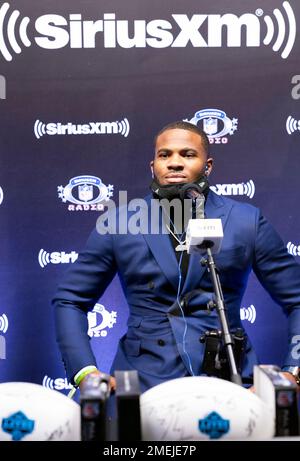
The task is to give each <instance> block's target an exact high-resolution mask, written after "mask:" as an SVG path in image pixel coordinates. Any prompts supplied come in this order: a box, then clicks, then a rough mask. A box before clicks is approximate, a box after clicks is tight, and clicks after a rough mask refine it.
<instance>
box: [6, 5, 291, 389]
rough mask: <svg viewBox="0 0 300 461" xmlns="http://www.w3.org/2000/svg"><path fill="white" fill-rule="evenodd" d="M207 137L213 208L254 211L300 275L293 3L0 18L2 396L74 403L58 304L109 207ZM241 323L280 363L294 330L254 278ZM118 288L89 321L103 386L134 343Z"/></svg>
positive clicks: (74, 10)
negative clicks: (189, 141) (186, 132)
mask: <svg viewBox="0 0 300 461" xmlns="http://www.w3.org/2000/svg"><path fill="white" fill-rule="evenodd" d="M175 120H188V121H191V122H192V123H195V124H197V125H198V126H200V127H201V128H203V129H204V130H205V131H206V133H207V134H208V135H209V139H210V143H211V152H212V156H213V157H214V160H215V165H214V166H215V167H214V171H213V174H212V175H211V177H210V178H211V187H212V189H213V190H214V191H215V192H216V193H217V194H221V195H224V196H230V197H232V198H234V199H237V200H241V201H246V202H248V203H251V204H253V205H255V206H259V207H260V208H261V209H262V211H263V213H264V214H265V215H266V217H267V218H268V219H269V220H270V221H271V222H272V223H273V225H274V226H275V228H276V229H277V230H278V232H279V233H280V235H281V236H282V238H283V240H284V242H285V244H286V246H287V251H289V252H290V253H291V254H293V255H294V257H295V258H296V259H298V260H299V262H300V234H299V228H300V213H299V171H300V155H299V152H300V149H299V141H300V4H299V2H298V1H296V0H290V1H280V0H264V1H261V0H249V1H247V2H245V1H242V0H222V1H220V0H217V1H215V2H211V0H185V1H184V2H182V1H180V0H167V1H165V2H161V1H160V0H152V1H151V2H150V1H148V0H125V1H124V0H122V1H121V0H109V1H108V0H102V1H101V2H99V1H94V0H90V1H86V0H75V1H74V0H72V1H71V0H62V1H61V2H56V1H54V0H44V1H43V2H40V1H35V0H27V1H26V2H24V1H9V2H1V3H0V156H1V168H0V217H1V226H0V237H1V238H0V367H1V375H0V376H1V377H0V381H1V382H4V381H30V382H35V383H39V384H43V385H45V386H46V387H50V388H54V389H58V390H61V391H63V392H66V391H67V389H68V387H69V384H68V382H67V380H66V379H65V374H64V369H63V366H62V363H61V358H60V354H59V351H58V349H57V346H56V341H55V332H54V322H53V310H52V307H51V304H50V302H51V298H52V297H53V296H54V294H55V290H56V287H57V285H58V283H59V281H60V280H61V279H62V276H63V273H64V271H65V270H66V269H67V267H69V266H70V265H71V264H73V263H74V261H76V258H77V256H78V252H79V251H80V249H81V248H82V247H83V246H84V244H85V241H86V239H87V237H88V235H89V233H90V231H91V230H92V229H93V227H94V226H95V224H96V220H97V217H98V216H99V214H101V212H102V211H103V209H104V206H105V202H106V200H108V199H109V198H112V199H115V200H116V201H117V200H118V194H119V191H121V190H123V191H124V190H126V191H127V194H128V199H132V198H134V197H144V196H145V195H147V194H148V193H149V184H150V182H151V175H150V171H149V161H150V160H151V159H152V157H153V137H154V135H155V133H156V132H157V131H158V130H159V129H160V128H161V127H162V126H164V125H166V124H167V123H169V122H171V121H175ZM240 312H241V319H242V322H243V324H244V326H245V328H246V330H247V332H248V333H249V335H250V337H251V339H252V341H253V342H254V345H255V346H256V349H257V352H258V355H259V357H260V360H261V361H262V362H265V363H276V364H279V365H280V363H281V360H282V358H283V355H284V352H285V347H286V342H287V333H286V326H287V322H286V318H285V316H284V314H283V313H282V311H281V309H280V307H278V306H277V305H276V304H275V303H274V302H273V301H272V299H271V298H270V297H269V295H268V294H267V293H266V292H265V291H264V290H263V288H262V287H261V286H260V285H259V283H258V282H257V280H256V279H255V278H254V276H253V277H251V278H250V282H249V286H248V290H247V292H246V295H245V297H244V299H243V303H242V306H241V311H240ZM127 314H128V311H127V304H126V299H125V297H124V295H123V293H122V291H121V287H120V284H119V281H118V279H117V278H116V279H114V280H113V282H112V284H111V285H110V286H109V288H108V290H107V291H106V293H105V295H104V296H103V297H102V298H101V299H99V301H98V303H97V304H96V305H95V307H94V309H93V311H92V312H90V314H89V335H90V337H91V341H92V345H93V348H94V350H95V353H96V356H97V357H98V364H99V367H101V368H102V369H103V370H104V371H108V370H109V367H110V364H111V362H112V359H113V356H114V353H115V351H116V347H117V342H118V339H119V337H120V336H121V335H123V334H124V332H125V330H126V320H127Z"/></svg>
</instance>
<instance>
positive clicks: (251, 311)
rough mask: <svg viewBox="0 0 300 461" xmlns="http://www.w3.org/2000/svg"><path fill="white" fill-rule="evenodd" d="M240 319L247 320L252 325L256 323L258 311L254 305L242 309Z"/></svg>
mask: <svg viewBox="0 0 300 461" xmlns="http://www.w3.org/2000/svg"><path fill="white" fill-rule="evenodd" d="M240 319H241V320H247V321H248V322H250V323H254V322H255V320H256V309H255V306H253V304H251V306H249V307H241V309H240Z"/></svg>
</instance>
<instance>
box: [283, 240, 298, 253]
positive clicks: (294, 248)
mask: <svg viewBox="0 0 300 461" xmlns="http://www.w3.org/2000/svg"><path fill="white" fill-rule="evenodd" d="M286 247H287V250H288V252H289V253H290V254H291V255H293V256H300V245H295V244H294V243H292V242H289V243H288V244H287V246H286Z"/></svg>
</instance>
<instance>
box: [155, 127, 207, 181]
mask: <svg viewBox="0 0 300 461" xmlns="http://www.w3.org/2000/svg"><path fill="white" fill-rule="evenodd" d="M206 157H207V156H206V153H205V149H204V147H203V144H202V138H201V137H200V136H199V135H198V134H197V133H194V132H193V131H188V130H183V129H177V128H176V129H170V130H167V131H164V132H163V133H162V134H161V135H160V136H158V138H157V141H156V146H155V156H154V160H153V161H152V162H151V163H150V167H151V169H152V171H153V174H154V176H155V178H156V179H157V180H158V182H159V183H160V184H161V185H162V186H165V185H168V184H177V183H190V182H194V181H196V180H197V179H198V178H199V176H200V175H201V174H204V171H205V166H206V165H207V166H208V169H207V171H206V173H208V174H209V172H210V170H211V168H212V159H211V158H209V159H207V158H206Z"/></svg>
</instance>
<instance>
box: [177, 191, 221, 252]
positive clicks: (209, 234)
mask: <svg viewBox="0 0 300 461" xmlns="http://www.w3.org/2000/svg"><path fill="white" fill-rule="evenodd" d="M180 195H181V198H182V199H190V200H191V201H192V219H190V220H189V222H188V226H187V231H186V245H187V252H188V253H189V254H191V253H200V252H203V249H207V248H210V249H211V252H212V253H218V252H219V251H220V248H221V243H222V240H223V226H222V221H221V219H204V204H205V197H204V195H203V193H202V189H201V187H200V185H198V184H196V183H192V184H189V183H188V184H185V185H184V186H183V187H182V188H181V192H180Z"/></svg>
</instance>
